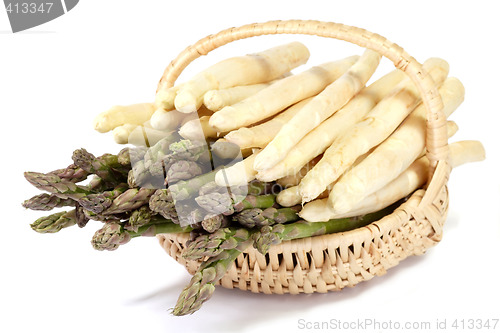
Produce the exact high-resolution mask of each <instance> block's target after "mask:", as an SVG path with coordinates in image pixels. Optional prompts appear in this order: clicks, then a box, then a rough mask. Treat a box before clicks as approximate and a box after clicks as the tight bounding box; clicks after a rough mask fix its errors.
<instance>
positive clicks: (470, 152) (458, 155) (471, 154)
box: [299, 140, 485, 222]
mask: <svg viewBox="0 0 500 333" xmlns="http://www.w3.org/2000/svg"><path fill="white" fill-rule="evenodd" d="M449 147H450V159H449V161H450V165H451V166H452V168H456V167H458V166H460V165H462V164H465V163H469V162H477V161H482V160H484V159H485V151H484V147H483V145H482V144H481V143H480V142H479V141H472V140H470V141H459V142H455V143H452V144H450V145H449ZM428 168H429V160H428V159H427V157H426V156H424V157H421V158H419V159H418V160H416V161H415V162H413V163H412V164H411V165H410V167H408V169H406V170H405V171H404V172H403V173H402V174H400V175H399V176H398V177H397V178H396V179H394V180H393V181H392V182H390V183H389V184H387V185H386V186H384V187H383V188H381V189H380V190H378V191H377V192H374V193H372V194H370V195H369V196H367V197H366V198H364V199H363V201H361V202H359V203H358V204H357V205H356V206H355V207H353V209H352V210H350V211H348V212H346V213H342V214H339V213H336V212H335V211H334V210H333V209H332V208H331V207H330V205H329V204H328V203H327V201H328V199H327V198H325V199H316V200H314V201H311V202H309V203H307V204H306V205H305V206H304V207H303V208H302V210H301V211H300V213H299V216H300V217H302V218H303V219H304V220H306V221H310V222H322V221H328V220H330V219H338V218H344V217H352V216H359V215H364V214H368V213H371V212H375V211H378V210H380V209H383V208H385V207H387V206H389V205H391V204H393V203H395V202H396V201H398V200H400V199H402V198H404V197H406V196H408V195H410V194H411V193H412V192H414V191H415V190H417V189H418V188H421V187H422V186H423V185H424V184H425V183H426V182H427V177H428V174H429V172H428Z"/></svg>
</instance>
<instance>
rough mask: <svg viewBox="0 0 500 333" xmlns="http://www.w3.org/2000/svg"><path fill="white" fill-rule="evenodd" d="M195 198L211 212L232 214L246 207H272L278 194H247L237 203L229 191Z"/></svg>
mask: <svg viewBox="0 0 500 333" xmlns="http://www.w3.org/2000/svg"><path fill="white" fill-rule="evenodd" d="M195 200H196V202H197V203H198V205H199V206H200V207H202V208H204V209H205V210H206V211H208V212H210V213H214V214H220V213H222V214H225V215H230V214H233V213H235V212H241V211H242V210H244V209H250V208H263V209H266V208H269V207H272V206H273V205H274V204H275V203H276V196H275V195H274V194H264V195H259V196H255V195H247V196H246V197H245V198H244V199H243V200H241V201H239V202H236V203H235V202H234V199H233V198H231V196H230V195H228V194H227V193H226V194H224V193H217V192H215V193H209V194H205V195H200V196H198V197H197V198H196V199H195Z"/></svg>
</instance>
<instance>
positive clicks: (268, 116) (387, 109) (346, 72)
mask: <svg viewBox="0 0 500 333" xmlns="http://www.w3.org/2000/svg"><path fill="white" fill-rule="evenodd" d="M308 58H309V51H308V49H307V48H306V47H305V46H304V45H303V44H301V43H298V42H294V43H289V44H285V45H280V46H277V47H274V48H271V49H268V50H265V51H262V52H259V53H255V54H250V55H245V56H240V57H233V58H229V59H226V60H223V61H221V62H219V63H216V64H215V65H213V66H211V67H209V68H207V69H206V70H204V71H202V72H200V73H199V74H197V75H196V76H194V77H193V78H192V79H190V80H188V81H186V82H183V83H181V84H178V85H176V86H174V87H171V88H168V89H166V88H164V87H160V88H159V90H158V91H157V93H156V98H155V101H154V102H153V103H143V104H135V105H130V106H116V107H113V108H112V109H111V110H109V111H106V112H104V113H102V114H100V115H99V116H98V117H97V118H96V120H95V129H96V130H98V131H100V132H107V131H111V130H112V131H113V135H114V138H115V140H116V142H118V143H131V144H134V145H146V146H149V145H153V144H154V143H156V142H157V141H159V140H160V139H162V138H164V137H166V136H169V135H171V134H172V133H177V134H179V135H180V136H181V137H183V138H186V139H190V140H212V141H217V142H216V143H218V142H230V143H233V144H234V145H237V146H239V148H240V149H241V150H242V152H244V154H243V156H246V157H245V159H244V160H242V161H240V162H238V163H236V164H233V165H232V166H230V167H227V168H224V169H221V170H219V171H218V172H217V174H216V176H215V181H216V183H217V184H218V185H219V186H234V185H241V184H246V183H248V182H250V181H252V180H254V179H258V180H260V181H265V182H271V181H276V182H278V183H279V184H281V185H282V186H283V187H285V188H286V189H285V190H283V191H281V192H280V193H279V194H278V197H277V201H278V203H279V204H280V205H281V206H284V207H291V206H296V205H298V204H302V210H301V211H300V213H299V215H300V217H302V218H303V219H305V220H307V221H311V222H313V221H326V220H329V219H332V218H340V217H350V216H358V215H363V214H366V213H369V212H373V211H377V210H380V209H382V208H384V207H387V206H389V205H391V204H393V203H394V202H396V201H398V200H400V199H402V198H405V197H406V196H408V195H410V194H411V193H412V192H413V191H415V190H417V189H418V188H421V187H422V186H424V185H425V183H426V182H427V177H428V172H427V170H428V165H429V162H428V160H427V158H426V156H425V131H426V109H425V106H424V105H423V103H422V102H421V96H420V95H419V92H418V90H417V88H416V87H415V85H414V84H413V82H412V81H411V80H410V79H409V78H408V77H407V76H406V75H405V74H404V73H403V72H402V71H400V70H397V69H396V70H394V71H392V72H390V73H387V74H385V75H383V76H381V77H379V78H378V79H377V80H373V82H370V80H372V79H373V75H374V73H375V72H376V70H377V68H378V67H379V62H380V60H381V56H380V55H379V54H378V53H376V52H374V51H371V50H365V51H364V52H363V53H362V55H360V56H351V57H348V58H344V59H340V60H335V59H334V60H333V61H331V62H327V63H324V64H319V65H316V66H313V67H310V68H308V69H305V70H302V71H300V72H298V73H292V72H291V71H292V70H294V69H296V68H297V67H298V66H300V65H304V64H305V63H306V62H307V60H308ZM423 69H424V70H425V71H426V72H427V73H428V74H429V75H430V76H431V77H432V79H433V81H434V82H435V84H436V85H437V87H438V88H439V93H440V94H441V97H442V99H443V103H444V110H443V111H444V114H445V115H446V117H449V116H450V115H451V114H452V113H453V112H454V111H455V110H456V109H457V107H458V106H459V105H460V104H461V103H462V101H463V99H464V87H463V86H462V84H461V82H460V81H459V80H458V79H457V78H453V77H448V73H449V65H448V63H447V62H446V61H445V60H443V59H439V58H430V59H428V60H427V61H425V62H424V63H423ZM456 131H457V125H456V124H455V123H454V122H453V121H451V120H448V137H451V136H452V135H453V134H454V133H455V132H456ZM450 151H451V153H450V163H451V165H452V166H453V167H456V166H458V165H460V164H463V163H466V162H472V161H479V160H482V159H484V157H485V152H484V149H483V146H482V145H481V143H480V142H478V141H462V142H456V143H451V144H450Z"/></svg>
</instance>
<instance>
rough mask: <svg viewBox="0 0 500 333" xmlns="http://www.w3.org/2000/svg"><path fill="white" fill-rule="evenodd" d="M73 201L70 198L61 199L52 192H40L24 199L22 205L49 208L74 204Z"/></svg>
mask: <svg viewBox="0 0 500 333" xmlns="http://www.w3.org/2000/svg"><path fill="white" fill-rule="evenodd" d="M74 205H75V201H74V200H72V199H61V198H59V197H58V196H55V195H53V194H47V193H42V194H38V195H35V196H34V197H32V198H30V199H28V200H25V201H24V202H23V207H24V208H28V209H32V210H44V211H47V210H51V209H53V208H59V207H64V206H74Z"/></svg>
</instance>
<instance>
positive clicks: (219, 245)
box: [182, 227, 258, 260]
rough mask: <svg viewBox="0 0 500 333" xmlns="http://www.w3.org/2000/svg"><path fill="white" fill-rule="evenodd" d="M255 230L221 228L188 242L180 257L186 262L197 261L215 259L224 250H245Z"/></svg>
mask: <svg viewBox="0 0 500 333" xmlns="http://www.w3.org/2000/svg"><path fill="white" fill-rule="evenodd" d="M257 231H258V230H257V229H246V228H239V227H228V228H222V229H219V230H217V231H215V232H214V233H211V234H208V235H207V234H202V235H199V236H198V237H196V239H194V240H193V241H191V242H189V244H188V245H187V246H186V248H185V249H184V251H183V252H182V256H183V257H184V258H185V259H188V260H198V259H201V258H203V257H215V256H217V255H219V254H220V253H222V252H223V251H224V250H229V249H236V248H237V249H240V250H242V251H243V249H244V248H246V245H247V242H248V241H249V240H250V241H251V237H252V234H253V233H255V232H257Z"/></svg>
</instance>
